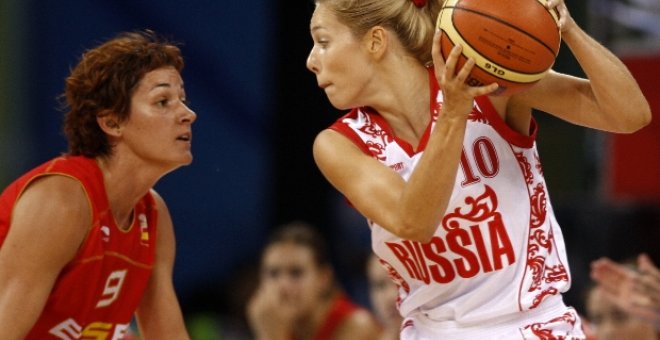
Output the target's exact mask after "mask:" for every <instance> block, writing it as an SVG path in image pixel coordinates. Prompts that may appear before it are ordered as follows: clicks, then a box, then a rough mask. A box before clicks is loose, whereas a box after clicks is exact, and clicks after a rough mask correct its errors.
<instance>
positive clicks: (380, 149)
mask: <svg viewBox="0 0 660 340" xmlns="http://www.w3.org/2000/svg"><path fill="white" fill-rule="evenodd" d="M366 144H367V148H368V149H369V152H371V154H372V155H373V156H374V157H375V158H376V159H378V160H379V161H385V160H386V159H387V157H386V156H385V155H383V154H384V152H385V146H384V145H383V144H379V143H374V142H372V141H367V143H366Z"/></svg>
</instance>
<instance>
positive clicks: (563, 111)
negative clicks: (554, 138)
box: [511, 0, 651, 133]
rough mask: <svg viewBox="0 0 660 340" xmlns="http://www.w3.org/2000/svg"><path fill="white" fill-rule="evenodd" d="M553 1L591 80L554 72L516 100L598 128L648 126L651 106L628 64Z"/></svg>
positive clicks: (565, 38) (566, 36) (567, 40)
mask: <svg viewBox="0 0 660 340" xmlns="http://www.w3.org/2000/svg"><path fill="white" fill-rule="evenodd" d="M553 2H554V3H557V5H556V6H557V8H558V10H559V11H560V15H561V18H562V19H561V20H562V21H561V25H562V39H563V41H564V42H565V43H566V45H567V46H568V47H569V48H570V49H571V52H572V53H573V55H574V56H575V58H576V59H577V61H578V62H579V63H580V66H581V67H582V70H583V71H584V72H585V74H586V76H587V78H588V79H582V78H577V77H572V76H569V75H565V74H560V73H557V72H552V71H551V72H550V73H549V74H548V75H547V76H546V77H545V78H543V79H542V80H541V81H539V83H538V84H537V85H535V86H534V87H533V88H532V89H530V90H529V91H526V92H523V93H522V94H520V95H518V96H514V97H512V99H511V100H512V101H514V102H518V103H524V104H525V105H526V106H528V107H532V108H536V109H539V110H541V111H544V112H547V113H550V114H552V115H555V116H557V117H559V118H561V119H564V120H566V121H568V122H571V123H574V124H577V125H581V126H586V127H591V128H595V129H599V130H605V131H611V132H619V133H630V132H634V131H636V130H638V129H640V128H642V127H644V126H645V125H647V124H649V122H650V121H651V109H650V107H649V104H648V102H647V101H646V98H644V95H643V94H642V92H641V90H640V88H639V85H638V84H637V81H636V80H635V79H634V78H633V76H632V75H631V74H630V72H629V71H628V69H627V68H626V66H625V65H624V64H623V62H621V60H619V58H617V57H616V56H615V55H614V54H613V53H612V52H610V51H609V50H608V49H606V48H605V47H603V46H602V45H601V44H599V43H598V42H597V41H595V40H594V39H593V38H591V37H590V36H589V35H588V34H587V33H585V32H584V31H583V30H582V29H581V28H580V27H579V26H578V25H577V24H576V23H575V21H574V20H573V19H572V18H571V16H570V14H569V12H568V9H567V8H566V5H565V4H564V3H563V1H561V0H555V1H553Z"/></svg>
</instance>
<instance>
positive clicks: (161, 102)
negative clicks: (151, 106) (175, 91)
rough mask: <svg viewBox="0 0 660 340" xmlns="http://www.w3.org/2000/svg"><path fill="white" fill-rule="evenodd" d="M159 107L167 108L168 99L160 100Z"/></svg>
mask: <svg viewBox="0 0 660 340" xmlns="http://www.w3.org/2000/svg"><path fill="white" fill-rule="evenodd" d="M158 106H162V107H165V106H167V99H163V100H159V101H158Z"/></svg>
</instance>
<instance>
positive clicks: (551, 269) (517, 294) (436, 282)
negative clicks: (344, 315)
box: [330, 69, 570, 325]
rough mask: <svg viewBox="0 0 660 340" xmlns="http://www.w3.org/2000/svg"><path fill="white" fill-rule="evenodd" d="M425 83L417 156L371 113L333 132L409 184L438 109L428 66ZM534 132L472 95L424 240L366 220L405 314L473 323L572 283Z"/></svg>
mask: <svg viewBox="0 0 660 340" xmlns="http://www.w3.org/2000/svg"><path fill="white" fill-rule="evenodd" d="M429 78H430V87H431V96H432V100H431V103H432V104H431V110H430V115H431V119H430V123H429V126H428V127H427V129H426V132H425V134H424V136H423V138H422V139H421V141H420V145H419V147H418V150H414V149H413V147H412V146H411V145H410V144H408V143H407V142H405V141H403V140H401V139H398V138H397V137H396V136H395V135H394V134H393V132H392V129H391V128H390V126H389V125H388V123H387V121H386V120H385V119H384V118H383V117H382V116H380V115H379V114H378V112H375V111H374V110H373V109H371V108H356V109H353V110H352V111H350V112H349V113H348V114H346V115H345V116H343V117H342V118H340V119H338V120H337V121H336V122H335V123H334V124H333V125H332V126H331V127H330V128H331V129H334V130H336V131H338V132H340V133H342V134H343V135H345V136H346V137H347V138H349V139H350V140H352V141H353V142H354V143H355V144H356V145H357V146H359V147H360V148H361V149H362V150H363V151H364V152H365V153H366V154H368V155H371V156H372V157H373V158H375V159H377V160H378V161H380V162H381V163H382V164H383V165H385V166H387V167H389V168H391V169H392V170H393V171H396V172H397V173H398V174H399V175H400V176H401V177H402V178H403V179H404V180H408V178H409V177H410V175H411V174H412V172H413V170H414V169H415V166H416V164H417V162H418V161H419V159H420V157H421V156H422V154H423V153H424V148H425V147H426V143H427V141H428V138H429V136H430V133H431V130H432V129H433V127H434V126H435V122H436V120H437V117H438V114H439V112H440V107H441V106H442V93H441V92H440V91H439V89H438V85H437V82H436V80H435V76H434V75H433V70H432V69H429ZM536 132H537V126H536V122H535V121H534V120H533V119H532V123H531V126H530V135H529V136H525V135H522V134H519V133H517V132H515V131H513V130H512V129H510V128H509V127H508V126H507V125H506V123H505V122H504V121H503V120H502V118H501V117H500V116H499V115H498V114H497V112H496V111H495V109H494V107H493V106H492V104H491V103H490V101H489V100H488V98H487V97H482V98H477V99H476V100H475V105H474V108H473V110H472V112H471V113H470V114H469V117H468V122H467V127H466V133H465V138H464V141H463V150H462V153H461V159H460V166H459V168H458V170H457V174H456V180H455V183H454V187H453V191H452V194H451V198H450V202H449V205H448V207H447V210H446V211H445V212H444V217H443V218H442V219H441V220H440V221H438V227H437V230H436V232H435V234H434V236H433V237H432V239H431V241H430V242H428V243H426V244H424V243H420V242H415V241H410V240H405V239H401V238H399V237H397V236H395V235H394V234H392V233H390V232H388V231H387V230H385V229H384V228H382V227H381V226H379V225H377V224H375V223H373V221H368V223H369V225H370V227H371V236H372V248H373V251H374V252H375V254H376V255H377V256H378V257H379V258H380V259H381V264H383V265H384V266H385V267H386V269H387V270H388V272H389V274H390V277H392V279H393V280H394V281H395V283H397V285H398V286H399V298H398V301H397V304H398V307H399V311H400V312H401V314H402V316H404V317H407V316H409V315H412V314H415V313H423V314H424V315H425V316H427V317H429V318H430V319H432V320H436V321H442V320H451V321H455V322H456V324H458V325H474V324H478V323H480V322H483V321H484V320H489V319H492V318H494V317H497V316H503V315H513V316H515V314H516V313H519V312H522V311H529V310H534V309H537V308H539V307H540V306H543V305H544V304H553V303H556V302H557V300H559V301H561V296H560V294H561V293H562V292H564V291H566V290H567V289H568V288H569V286H570V277H569V270H568V262H567V259H566V251H565V246H564V241H563V236H562V234H561V231H560V229H559V225H558V224H557V221H556V220H555V216H554V213H553V209H552V206H551V205H550V201H549V195H548V191H547V187H546V183H545V180H544V177H543V171H542V169H541V163H540V159H539V156H538V153H537V150H536V145H535V137H536ZM551 300H552V302H551Z"/></svg>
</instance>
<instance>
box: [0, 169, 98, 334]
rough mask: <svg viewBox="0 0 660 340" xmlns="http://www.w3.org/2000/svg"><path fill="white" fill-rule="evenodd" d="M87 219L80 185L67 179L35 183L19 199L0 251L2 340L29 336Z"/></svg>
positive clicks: (81, 237)
mask: <svg viewBox="0 0 660 340" xmlns="http://www.w3.org/2000/svg"><path fill="white" fill-rule="evenodd" d="M91 220H92V217H91V210H90V207H89V204H88V201H87V198H86V195H85V192H84V191H83V189H82V186H81V185H80V183H79V182H78V181H76V180H74V179H71V178H69V177H65V176H47V177H44V178H41V179H37V180H35V182H34V183H32V184H31V185H30V186H29V187H28V188H27V189H26V190H25V192H24V193H23V195H22V196H21V197H20V198H19V199H18V201H17V203H16V205H15V207H14V210H13V213H12V220H11V226H10V228H9V234H8V235H7V238H6V239H5V242H4V244H3V245H2V247H1V248H0V339H23V338H24V337H25V336H26V335H27V333H28V332H29V330H30V329H31V328H32V326H33V325H34V323H35V322H36V321H37V318H38V317H39V315H40V314H41V311H42V309H43V308H44V306H45V304H46V301H47V299H48V295H49V294H50V292H51V290H52V288H53V285H54V284H55V280H56V279H57V276H58V275H59V273H60V271H61V270H62V268H63V267H64V266H65V265H66V264H67V263H68V262H69V261H71V260H72V259H73V258H74V256H75V254H76V252H77V251H78V249H79V247H80V245H81V244H82V242H83V240H84V238H85V236H86V234H87V232H88V230H89V226H90V225H91Z"/></svg>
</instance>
